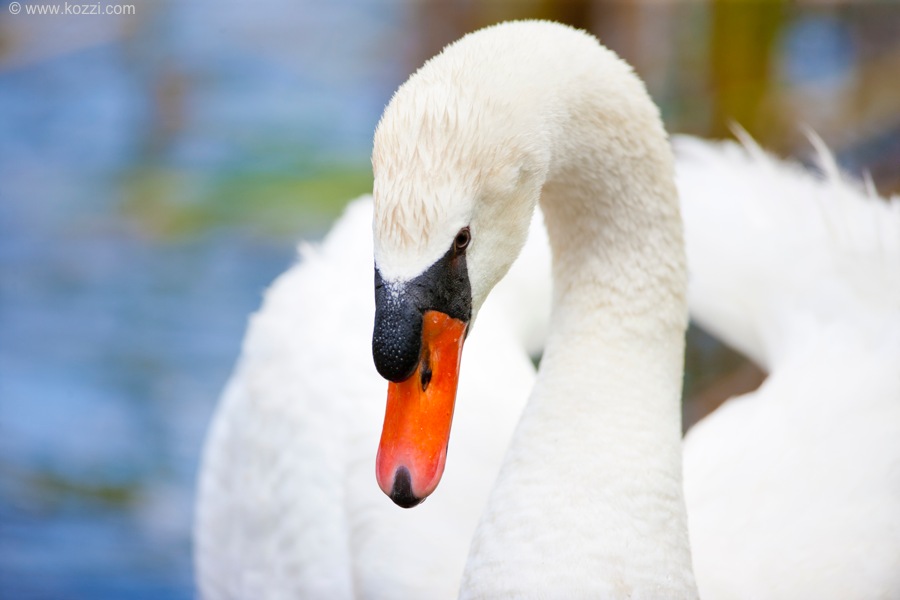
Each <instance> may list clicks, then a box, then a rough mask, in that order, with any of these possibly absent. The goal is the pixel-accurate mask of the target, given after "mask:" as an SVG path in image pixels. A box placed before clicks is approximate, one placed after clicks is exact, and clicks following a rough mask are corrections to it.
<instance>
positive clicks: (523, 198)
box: [196, 22, 900, 599]
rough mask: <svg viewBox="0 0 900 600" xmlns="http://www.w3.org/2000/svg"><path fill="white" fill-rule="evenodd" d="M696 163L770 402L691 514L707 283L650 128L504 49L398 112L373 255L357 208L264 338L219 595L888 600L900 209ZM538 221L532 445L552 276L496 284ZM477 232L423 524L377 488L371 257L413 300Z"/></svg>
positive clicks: (238, 391) (468, 50)
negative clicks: (692, 400) (547, 248)
mask: <svg viewBox="0 0 900 600" xmlns="http://www.w3.org/2000/svg"><path fill="white" fill-rule="evenodd" d="M679 149H680V151H681V156H680V159H679V163H678V166H677V170H678V178H677V179H678V185H679V190H680V195H681V211H682V212H683V214H684V217H685V221H686V236H687V242H688V243H687V259H688V261H687V262H688V265H689V272H690V288H689V294H688V299H689V301H690V307H691V310H692V313H693V314H694V316H695V317H696V318H697V319H698V320H699V321H700V322H701V323H702V324H703V325H704V326H705V327H707V328H708V329H710V330H711V331H712V332H713V333H715V334H716V335H718V336H720V337H721V338H722V339H724V340H725V341H727V342H728V343H730V344H732V345H734V346H735V347H736V348H738V349H739V350H741V351H743V352H744V353H745V354H747V355H748V356H750V357H751V358H753V359H754V360H755V361H756V362H758V363H759V364H760V365H761V366H763V367H764V368H766V370H767V371H768V372H769V373H770V377H769V379H768V380H767V381H766V382H765V383H764V384H763V386H762V387H761V388H760V389H759V390H757V391H756V392H753V393H751V394H749V395H747V396H744V397H741V398H736V399H733V400H731V401H729V402H727V403H726V404H725V405H724V406H723V407H722V408H720V409H719V410H718V411H716V412H715V413H713V415H711V416H710V417H708V418H707V419H706V420H704V421H703V422H701V423H700V424H698V425H697V426H696V427H695V428H694V429H692V431H691V432H690V434H689V436H688V438H687V440H686V442H685V445H684V487H683V489H684V492H683V493H684V495H683V493H682V465H681V460H682V451H681V442H680V416H679V398H680V382H681V371H682V355H683V344H684V337H683V336H684V328H685V325H686V297H685V296H686V292H685V259H684V249H683V245H682V233H681V221H680V216H679V206H678V200H677V195H676V190H675V187H674V182H673V177H674V173H673V161H672V157H671V154H670V150H669V146H668V142H667V140H666V136H665V133H664V131H663V129H662V125H661V122H660V119H659V115H658V111H657V110H656V108H655V107H654V106H653V104H652V102H651V101H650V100H649V98H648V97H647V94H646V92H645V90H644V88H643V86H642V84H641V83H640V81H639V80H638V79H637V78H636V77H635V76H634V75H633V74H632V73H631V71H630V69H629V68H628V67H627V66H626V65H625V64H624V63H623V62H621V61H620V60H619V59H618V58H617V57H615V55H613V54H612V53H611V52H609V51H608V50H606V49H604V48H602V47H601V46H600V45H598V44H597V42H596V40H594V39H593V38H592V37H590V36H589V35H587V34H584V33H581V32H577V31H574V30H572V29H569V28H567V27H564V26H561V25H556V24H551V23H542V22H520V23H508V24H503V25H500V26H495V27H492V28H488V29H486V30H482V31H479V32H476V33H475V34H471V35H469V36H466V37H465V38H463V39H462V40H460V41H459V42H457V43H455V44H453V45H451V46H449V47H448V48H447V49H445V51H444V52H443V53H442V54H441V55H439V56H438V57H436V58H435V59H433V60H432V61H430V62H429V63H427V64H426V65H425V66H424V67H423V68H422V69H420V70H419V72H417V73H416V74H415V75H414V76H413V77H411V78H410V80H409V81H408V82H407V83H406V84H404V86H403V87H401V89H400V90H399V91H398V93H397V94H396V96H395V97H394V99H393V100H392V101H391V104H390V105H389V106H388V108H387V109H386V111H385V115H384V117H383V119H382V121H381V123H380V124H379V128H378V131H377V132H376V139H375V149H374V152H373V166H374V169H375V176H376V178H375V190H374V196H375V206H374V239H373V238H372V237H370V236H371V229H370V227H369V224H370V222H371V221H370V219H372V217H373V212H372V211H373V209H372V206H371V204H369V203H368V201H361V202H360V203H357V204H355V205H353V206H352V207H351V208H350V209H348V212H347V214H346V215H345V217H344V218H343V219H342V220H341V222H340V223H339V224H338V225H337V226H336V228H335V229H334V230H333V231H332V233H331V234H329V237H328V238H327V239H326V240H325V242H324V244H323V245H322V247H321V248H319V249H313V248H309V247H307V248H305V249H303V250H302V255H303V261H302V262H301V263H300V264H299V265H298V266H295V267H293V268H292V269H291V270H290V271H288V272H287V273H286V274H285V275H283V276H282V277H281V278H280V279H279V280H278V281H277V282H276V283H275V285H273V287H272V288H271V289H270V290H269V292H268V293H267V295H266V300H265V302H264V305H263V308H262V309H261V311H260V313H259V314H257V315H256V316H255V317H254V318H253V320H252V322H251V325H250V327H249V330H248V335H247V339H246V340H245V344H244V348H243V351H242V357H241V360H240V362H239V365H238V368H237V370H236V372H235V375H234V377H233V378H232V381H231V382H230V384H229V386H228V389H227V390H226V393H225V394H224V396H223V400H222V404H221V406H220V408H219V410H218V411H217V415H216V417H215V420H214V423H213V425H212V427H211V430H210V434H209V438H208V441H207V446H206V451H205V456H204V466H203V472H202V477H201V482H200V494H199V500H198V513H197V516H198V519H197V532H196V538H197V570H198V579H199V583H200V588H201V592H202V595H203V597H204V598H207V599H213V598H247V597H253V598H281V597H353V596H362V597H450V596H453V595H455V594H456V592H457V589H458V588H460V585H461V589H460V595H461V596H462V597H464V598H493V597H535V596H539V597H576V598H577V597H604V598H626V597H627V598H657V597H667V598H691V597H696V596H697V588H696V587H695V583H694V577H693V572H692V564H693V568H694V569H696V572H697V583H698V584H699V589H700V592H701V593H702V596H703V597H706V598H804V597H817V598H829V597H833V598H848V597H850V598H854V597H859V598H863V597H864V598H891V597H896V596H897V593H898V590H900V582H898V579H900V542H898V540H900V515H898V512H900V449H898V446H900V410H898V407H900V403H898V402H897V400H898V398H900V375H898V373H900V371H898V369H897V368H896V365H897V364H898V362H900V318H898V300H897V299H898V298H900V264H898V262H900V216H898V215H900V209H898V206H900V202H898V201H897V200H893V201H891V202H890V203H883V204H879V203H878V201H877V200H875V199H874V198H870V197H866V195H865V194H861V193H860V192H859V191H858V190H856V189H855V188H854V187H853V186H852V185H850V184H848V183H846V182H844V181H843V180H842V179H841V178H840V176H839V175H837V173H836V170H835V169H834V168H833V166H832V163H831V162H829V159H828V157H827V154H823V157H824V163H825V165H826V167H828V168H826V171H827V172H828V179H827V183H823V182H821V181H816V180H814V179H813V178H811V177H809V176H806V175H803V174H800V173H798V171H797V169H795V168H793V167H789V166H784V165H781V164H779V163H777V162H775V161H773V160H772V159H770V158H769V157H767V156H765V155H763V154H762V152H761V151H759V149H758V148H755V146H752V145H751V146H749V150H741V149H739V148H737V147H735V146H733V145H724V146H716V147H713V146H708V145H705V144H703V143H701V142H698V141H692V140H681V141H680V142H679ZM773 190H775V193H773ZM538 204H540V206H541V207H542V208H543V210H544V212H545V219H546V225H547V229H548V232H549V235H550V245H551V247H552V251H553V266H552V272H553V279H554V284H553V293H554V295H553V302H552V304H553V310H552V316H551V319H550V328H549V333H548V334H547V336H546V346H545V352H544V357H543V360H542V362H541V366H540V373H539V377H538V379H537V381H536V382H535V385H534V389H533V390H532V391H531V395H530V398H529V400H528V404H527V406H526V407H525V409H524V412H523V413H522V416H521V419H520V420H518V424H516V421H517V419H518V415H519V414H520V412H521V407H522V405H521V401H522V400H524V398H525V397H526V395H527V393H528V392H527V390H528V389H530V388H531V384H532V382H533V381H534V374H533V369H531V367H530V364H529V363H528V361H527V358H526V357H525V355H524V353H523V352H522V340H523V335H522V332H523V331H527V332H528V336H527V337H528V339H529V342H530V343H531V344H532V345H534V343H535V341H536V340H538V339H541V338H542V335H543V334H542V333H541V331H542V329H541V326H540V323H541V322H542V319H541V317H540V315H541V312H542V311H540V310H537V311H532V310H530V309H529V308H528V307H525V306H523V301H522V300H523V298H531V297H534V296H539V290H541V287H540V283H535V282H540V281H542V280H543V277H542V276H541V275H540V274H538V273H534V272H533V267H532V265H527V266H525V267H524V268H522V269H520V270H518V271H517V267H516V268H513V270H512V271H511V272H510V274H509V276H508V277H507V279H506V280H504V283H503V284H500V285H497V283H498V281H499V280H500V279H501V278H502V277H503V276H504V274H506V272H507V271H508V270H509V269H510V265H511V264H512V263H513V261H514V259H515V257H516V255H517V254H518V253H519V251H520V249H521V247H522V245H523V243H524V240H525V237H526V232H527V231H528V227H529V222H530V219H531V214H532V211H533V210H534V209H535V206H536V205H538ZM462 228H468V230H469V231H470V232H471V243H470V244H469V246H468V248H467V249H466V252H465V260H466V276H467V279H468V283H469V287H470V290H469V294H470V302H471V317H470V319H471V322H472V323H474V322H475V321H476V319H477V324H476V326H475V327H474V329H473V331H474V332H475V333H473V334H472V335H471V336H470V338H471V339H470V340H469V341H467V342H466V345H465V351H464V354H463V356H464V358H463V364H462V374H461V378H460V388H459V405H458V406H457V409H456V417H455V422H454V425H453V439H454V441H453V443H452V444H451V456H452V458H451V459H450V460H448V463H447V464H448V467H447V473H446V475H445V478H444V482H443V483H442V484H441V486H442V487H441V490H440V492H439V493H438V494H436V495H435V497H434V498H433V499H431V500H429V501H428V502H426V503H425V504H424V505H423V506H422V507H419V508H415V509H413V510H412V511H401V510H399V509H397V508H396V507H394V506H392V505H390V503H389V502H388V501H387V500H386V499H385V498H384V497H383V496H380V494H378V490H377V486H376V485H375V482H374V478H373V477H372V455H373V452H374V448H375V447H376V446H377V440H378V431H377V427H378V424H379V423H380V422H381V415H382V409H383V404H382V403H381V402H380V398H382V397H383V393H384V381H383V380H382V379H381V378H379V377H378V375H377V373H376V372H375V370H374V369H373V368H372V367H371V358H370V356H369V354H368V349H369V346H368V342H369V340H368V336H369V334H370V332H371V320H370V319H371V314H372V312H373V308H374V305H373V302H372V294H371V288H369V287H368V286H369V285H370V284H369V283H368V282H369V281H371V279H370V277H371V258H370V255H369V254H368V252H369V249H370V248H371V247H372V244H373V243H374V249H375V265H376V268H377V269H378V270H379V274H380V276H381V277H382V278H383V280H384V282H385V285H386V287H387V289H389V290H390V291H392V292H393V293H394V294H395V296H396V297H401V296H402V294H403V290H404V285H405V283H406V282H408V281H410V280H414V279H416V278H418V277H420V276H421V275H422V274H423V273H425V272H427V271H428V270H429V269H431V268H432V267H433V265H435V264H436V261H440V260H441V257H442V256H445V255H446V253H447V252H448V248H452V246H453V243H454V236H456V235H458V232H460V231H461V229H462ZM532 247H533V248H537V250H528V247H526V249H525V252H526V253H528V252H533V253H535V254H532V256H536V257H538V258H535V259H534V260H535V261H537V262H538V264H540V261H541V260H545V259H546V257H544V258H543V259H541V258H540V257H541V256H542V255H541V250H540V242H538V243H537V244H535V245H533V246H532ZM748 249H752V251H748ZM520 264H521V263H520ZM504 284H506V285H507V286H512V287H508V288H507V290H509V289H514V290H519V291H518V292H509V291H504V288H503V285H504ZM495 285H496V289H494V288H495ZM523 285H524V286H531V287H530V288H528V291H526V292H525V293H522V291H521V290H522V289H523V288H522V287H521V286H523ZM492 290H494V291H493V292H492ZM489 293H490V294H491V296H492V297H494V296H500V297H501V298H498V299H496V300H490V301H486V299H487V298H488V294H489ZM503 296H505V298H503ZM492 302H493V303H494V305H493V306H492ZM504 307H505V308H504ZM536 315H537V316H536ZM536 332H537V333H536ZM507 359H508V360H507ZM513 428H515V432H514V433H513ZM507 448H508V449H507ZM504 449H507V451H506V455H505V458H503V451H504ZM501 460H502V468H501V467H500V464H501ZM498 469H499V475H498ZM492 486H493V490H492V491H491V492H490V496H489V497H488V490H489V489H490V488H491V487H492ZM685 498H686V501H687V514H690V521H689V524H690V541H691V544H692V545H693V548H694V554H693V561H692V558H691V554H690V546H689V543H688V519H687V517H686V511H685ZM482 510H483V513H482ZM479 514H481V518H480V522H478V524H477V529H476V522H477V521H478V515H479ZM470 542H471V547H470ZM467 552H468V553H469V557H468V560H467V562H466V564H465V571H464V573H463V562H464V561H465V557H466V554H467ZM461 573H463V575H462V578H461V579H460V574H461ZM460 581H461V584H460Z"/></svg>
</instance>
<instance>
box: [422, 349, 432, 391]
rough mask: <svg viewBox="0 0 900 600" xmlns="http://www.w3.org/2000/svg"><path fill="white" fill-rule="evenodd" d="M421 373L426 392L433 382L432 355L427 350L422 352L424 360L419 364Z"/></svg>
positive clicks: (423, 387)
mask: <svg viewBox="0 0 900 600" xmlns="http://www.w3.org/2000/svg"><path fill="white" fill-rule="evenodd" d="M419 373H420V379H421V381H422V391H423V392H424V391H425V390H427V389H428V384H429V383H431V356H430V353H429V352H428V351H427V350H426V351H425V352H423V353H422V361H421V363H420V365H419Z"/></svg>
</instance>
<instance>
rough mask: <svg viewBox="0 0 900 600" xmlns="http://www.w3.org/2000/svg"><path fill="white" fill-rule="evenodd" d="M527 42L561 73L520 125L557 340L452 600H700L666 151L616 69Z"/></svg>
mask: <svg viewBox="0 0 900 600" xmlns="http://www.w3.org/2000/svg"><path fill="white" fill-rule="evenodd" d="M529 25H530V26H532V30H530V31H527V32H526V33H525V34H524V35H525V37H526V38H527V39H528V42H527V43H528V44H529V45H535V44H547V45H549V46H552V47H554V48H556V49H557V50H559V51H558V52H557V53H556V56H557V57H558V60H559V64H556V65H552V64H549V63H551V62H552V60H553V59H552V57H551V58H550V59H547V62H548V64H544V65H542V67H543V68H544V69H545V70H547V71H548V78H547V82H546V85H547V86H548V87H549V88H550V89H551V90H552V91H548V92H546V93H544V94H543V95H542V96H541V97H540V98H535V96H534V95H532V96H530V98H529V99H528V102H527V104H528V105H529V108H531V109H532V110H534V111H537V114H538V116H539V118H537V119H536V118H534V114H532V115H529V117H527V118H523V123H522V127H538V128H540V130H539V131H536V132H534V134H533V136H534V138H535V139H543V140H546V144H547V146H548V153H549V166H548V170H547V179H546V182H545V184H544V186H543V189H542V192H541V206H542V209H543V211H544V216H545V220H546V224H547V229H548V234H549V236H550V242H551V246H552V249H553V276H554V283H553V285H554V301H553V304H554V307H553V315H552V319H551V333H550V336H549V339H548V342H547V346H546V350H545V353H544V358H543V361H542V363H541V367H540V372H539V378H538V383H537V384H536V386H535V389H534V391H533V393H532V395H531V398H530V400H529V403H528V406H527V408H526V409H525V412H524V414H523V416H522V419H521V421H520V423H519V426H518V428H517V431H516V434H515V436H514V439H513V442H512V444H511V446H510V449H509V451H508V453H507V456H506V459H505V462H504V465H503V468H502V471H501V474H500V477H499V479H498V482H497V485H496V486H495V488H494V491H493V492H492V496H491V500H490V502H489V505H488V507H487V509H486V512H485V514H484V515H483V517H482V520H481V523H480V525H479V529H478V531H477V533H476V536H475V539H474V541H473V546H472V550H471V553H470V557H469V561H468V564H467V568H466V574H465V576H464V580H463V586H462V596H463V597H484V598H488V597H490V598H493V597H529V596H534V595H535V594H542V593H544V594H551V595H552V596H553V597H571V598H577V597H604V598H619V597H621V598H625V597H628V598H641V597H647V598H654V597H669V598H679V597H684V598H689V597H695V596H696V589H695V586H694V580H693V574H692V571H691V559H690V549H689V544H688V537H687V524H686V521H687V519H686V514H685V509H684V500H683V495H682V488H681V424H680V410H679V408H680V390H681V377H682V366H683V350H684V329H685V326H686V320H687V316H686V315H687V309H686V303H685V267H684V256H683V244H682V239H681V222H680V217H679V212H678V203H677V196H676V192H675V189H674V183H673V178H672V158H671V153H670V150H669V146H668V142H667V139H666V136H665V133H664V130H663V128H662V125H661V122H660V118H659V114H658V111H657V109H656V107H655V106H654V105H653V104H652V102H651V101H650V99H649V97H648V96H647V94H646V91H645V90H644V87H643V85H642V84H641V82H640V81H639V80H638V79H637V77H635V76H634V75H633V73H632V72H631V70H630V68H628V66H627V65H625V63H623V62H622V61H620V60H619V59H618V58H617V57H616V56H615V55H614V54H613V53H612V52H610V51H608V50H606V49H604V48H602V47H600V46H599V45H597V44H596V41H594V40H592V38H589V37H588V36H586V35H584V34H580V33H576V32H573V31H572V30H569V29H567V28H562V27H559V26H547V25H544V27H546V28H547V29H548V30H549V33H548V32H547V31H545V30H544V29H542V28H541V27H539V26H536V25H535V24H529ZM538 25H539V24H538ZM506 33H507V37H510V36H514V35H515V34H516V33H517V32H516V31H515V29H514V28H510V30H509V31H507V32H506ZM541 37H547V38H549V39H540V38H541ZM573 57H574V58H573ZM532 69H533V65H524V68H519V69H518V71H516V70H515V69H514V70H512V71H508V72H506V73H505V77H506V79H505V81H504V86H506V88H507V89H513V90H514V89H515V86H516V85H517V81H518V79H521V80H522V89H523V90H527V91H528V92H529V93H530V94H533V86H532V85H531V84H532V82H533V79H534V73H533V70H532Z"/></svg>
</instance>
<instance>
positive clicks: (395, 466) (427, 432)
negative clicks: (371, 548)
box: [375, 310, 466, 508]
mask: <svg viewBox="0 0 900 600" xmlns="http://www.w3.org/2000/svg"><path fill="white" fill-rule="evenodd" d="M465 333H466V323H465V322H464V321H461V320H459V319H454V318H452V317H450V316H448V315H446V314H444V313H442V312H438V311H436V310H429V311H426V312H425V313H424V315H423V323H422V346H421V351H420V354H419V363H418V365H417V366H416V368H415V371H413V374H412V375H411V376H410V377H408V378H407V379H405V380H403V381H401V382H399V383H395V382H388V397H387V409H386V411H385V414H384V427H383V429H382V431H381V443H380V444H379V446H378V458H377V459H376V461H375V473H376V477H377V479H378V485H379V487H380V488H381V489H382V491H383V492H384V493H385V494H387V495H388V496H389V497H390V498H391V500H393V501H394V503H395V504H397V505H398V506H402V507H403V508H411V507H413V506H416V505H417V504H419V503H420V502H422V501H423V500H424V499H425V498H426V497H428V495H429V494H431V492H433V491H434V489H435V488H436V487H437V485H438V482H439V481H440V480H441V475H442V474H443V472H444V462H445V460H446V458H447V443H448V441H449V439H450V424H451V421H452V420H453V406H454V404H455V402H456V386H457V383H458V382H459V363H460V358H461V357H462V347H463V342H464V341H465V337H466V335H465Z"/></svg>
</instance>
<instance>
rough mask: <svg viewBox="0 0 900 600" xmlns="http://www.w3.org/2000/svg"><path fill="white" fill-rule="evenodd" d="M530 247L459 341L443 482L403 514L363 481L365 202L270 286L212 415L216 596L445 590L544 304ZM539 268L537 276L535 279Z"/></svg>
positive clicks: (367, 375)
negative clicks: (462, 345) (462, 346)
mask: <svg viewBox="0 0 900 600" xmlns="http://www.w3.org/2000/svg"><path fill="white" fill-rule="evenodd" d="M535 230H536V233H535V237H536V238H537V239H536V240H535V241H533V242H532V243H529V244H527V245H526V247H525V250H524V254H525V256H527V257H528V259H529V260H527V261H522V262H520V263H519V265H520V266H517V267H514V268H513V270H512V272H511V273H510V275H511V277H510V279H509V281H508V282H504V285H501V286H498V288H497V290H496V291H497V297H496V298H493V299H492V300H491V301H490V302H489V303H487V304H486V305H485V308H484V311H483V314H482V315H481V317H479V320H478V322H477V323H476V325H475V327H474V329H473V332H472V334H471V335H470V339H469V341H468V343H467V346H466V350H467V351H466V356H465V357H464V358H463V366H464V371H463V374H462V376H461V380H460V397H459V404H458V415H457V419H456V422H455V425H454V436H453V440H452V442H451V446H450V456H451V460H450V464H449V465H448V467H447V471H446V474H445V482H444V489H443V492H444V493H442V494H438V495H436V496H435V497H434V498H431V499H429V500H428V501H427V502H425V503H424V504H423V505H422V506H421V507H417V508H416V509H415V510H412V511H404V510H401V509H399V508H397V507H396V506H394V504H393V503H391V502H390V500H388V499H387V498H386V497H385V496H384V495H383V494H382V493H381V491H380V490H379V489H378V485H377V484H376V482H375V474H374V464H375V462H374V461H375V450H376V448H377V445H378V436H379V433H380V428H381V421H382V418H383V415H384V398H385V393H386V389H387V385H386V383H385V381H384V380H383V379H382V378H381V377H380V376H379V375H378V374H377V373H376V372H375V368H374V366H373V364H372V354H371V334H372V315H373V313H374V303H373V297H372V254H371V253H372V201H371V198H363V199H360V200H357V201H355V202H354V203H352V204H351V205H350V206H349V207H348V208H347V209H346V212H345V214H344V215H343V216H342V217H341V219H340V220H339V221H338V222H337V223H336V224H335V226H334V228H333V229H332V230H331V232H330V233H329V234H328V236H327V238H326V239H325V240H324V242H323V243H322V244H321V246H311V245H305V244H304V245H301V248H300V261H299V262H298V264H297V265H295V266H293V267H291V269H290V270H288V271H287V272H286V273H284V274H283V275H282V276H280V277H279V278H278V280H277V281H276V282H275V283H274V284H273V285H272V287H271V288H270V289H269V290H268V291H267V292H266V295H265V299H264V302H263V305H262V308H261V309H260V310H259V312H258V313H257V314H255V315H254V316H253V317H252V318H251V321H250V324H249V327H248V331H247V336H246V338H245V340H244V344H243V348H242V351H241V358H240V361H239V362H238V365H237V367H236V369H235V373H234V375H233V376H232V378H231V381H230V382H229V384H228V387H227V389H226V391H225V393H224V394H223V397H222V399H221V401H220V405H219V407H218V409H217V411H216V414H215V417H214V420H213V423H212V425H211V427H210V431H209V434H208V438H207V441H206V447H205V452H204V457H203V463H202V466H201V476H200V481H199V488H198V499H197V513H196V525H195V556H196V569H197V583H198V587H199V590H200V594H201V596H202V597H203V598H205V599H207V600H213V599H235V600H238V599H242V600H246V599H251V598H252V599H260V600H267V599H280V598H286V599H287V598H290V599H293V598H351V597H360V598H450V597H454V596H455V595H456V590H457V588H458V586H459V580H460V577H461V575H462V569H463V564H464V562H465V558H466V554H467V552H468V547H469V541H470V539H471V537H472V533H473V531H474V528H475V524H476V522H477V519H478V516H479V514H480V512H481V509H482V507H483V505H484V502H485V500H486V498H487V494H488V491H489V489H490V486H491V485H492V483H493V480H494V478H495V477H496V472H497V469H498V468H499V464H500V459H501V457H502V453H503V451H504V449H505V447H506V445H507V443H508V440H509V436H510V434H511V431H512V428H513V426H514V424H515V420H516V417H517V415H518V412H519V411H520V410H521V407H522V405H523V403H524V401H525V398H526V396H527V393H528V390H529V389H530V387H531V384H532V382H533V380H534V367H533V366H532V364H531V362H530V360H529V358H528V355H527V354H526V353H525V352H524V350H523V345H525V346H531V347H534V346H535V344H536V343H537V342H536V341H535V340H539V339H540V337H541V333H540V328H541V327H543V326H544V322H545V321H546V317H544V318H543V319H541V318H540V317H539V316H538V315H541V314H544V313H546V312H547V311H548V310H549V309H548V308H547V305H548V304H549V290H547V289H546V286H545V285H544V284H545V282H546V279H547V277H548V275H547V273H548V271H549V264H548V261H549V256H548V254H547V250H546V244H547V243H546V239H545V238H544V239H543V241H541V238H542V237H543V232H542V229H541V227H540V224H538V227H536V228H535ZM541 273H543V276H541Z"/></svg>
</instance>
